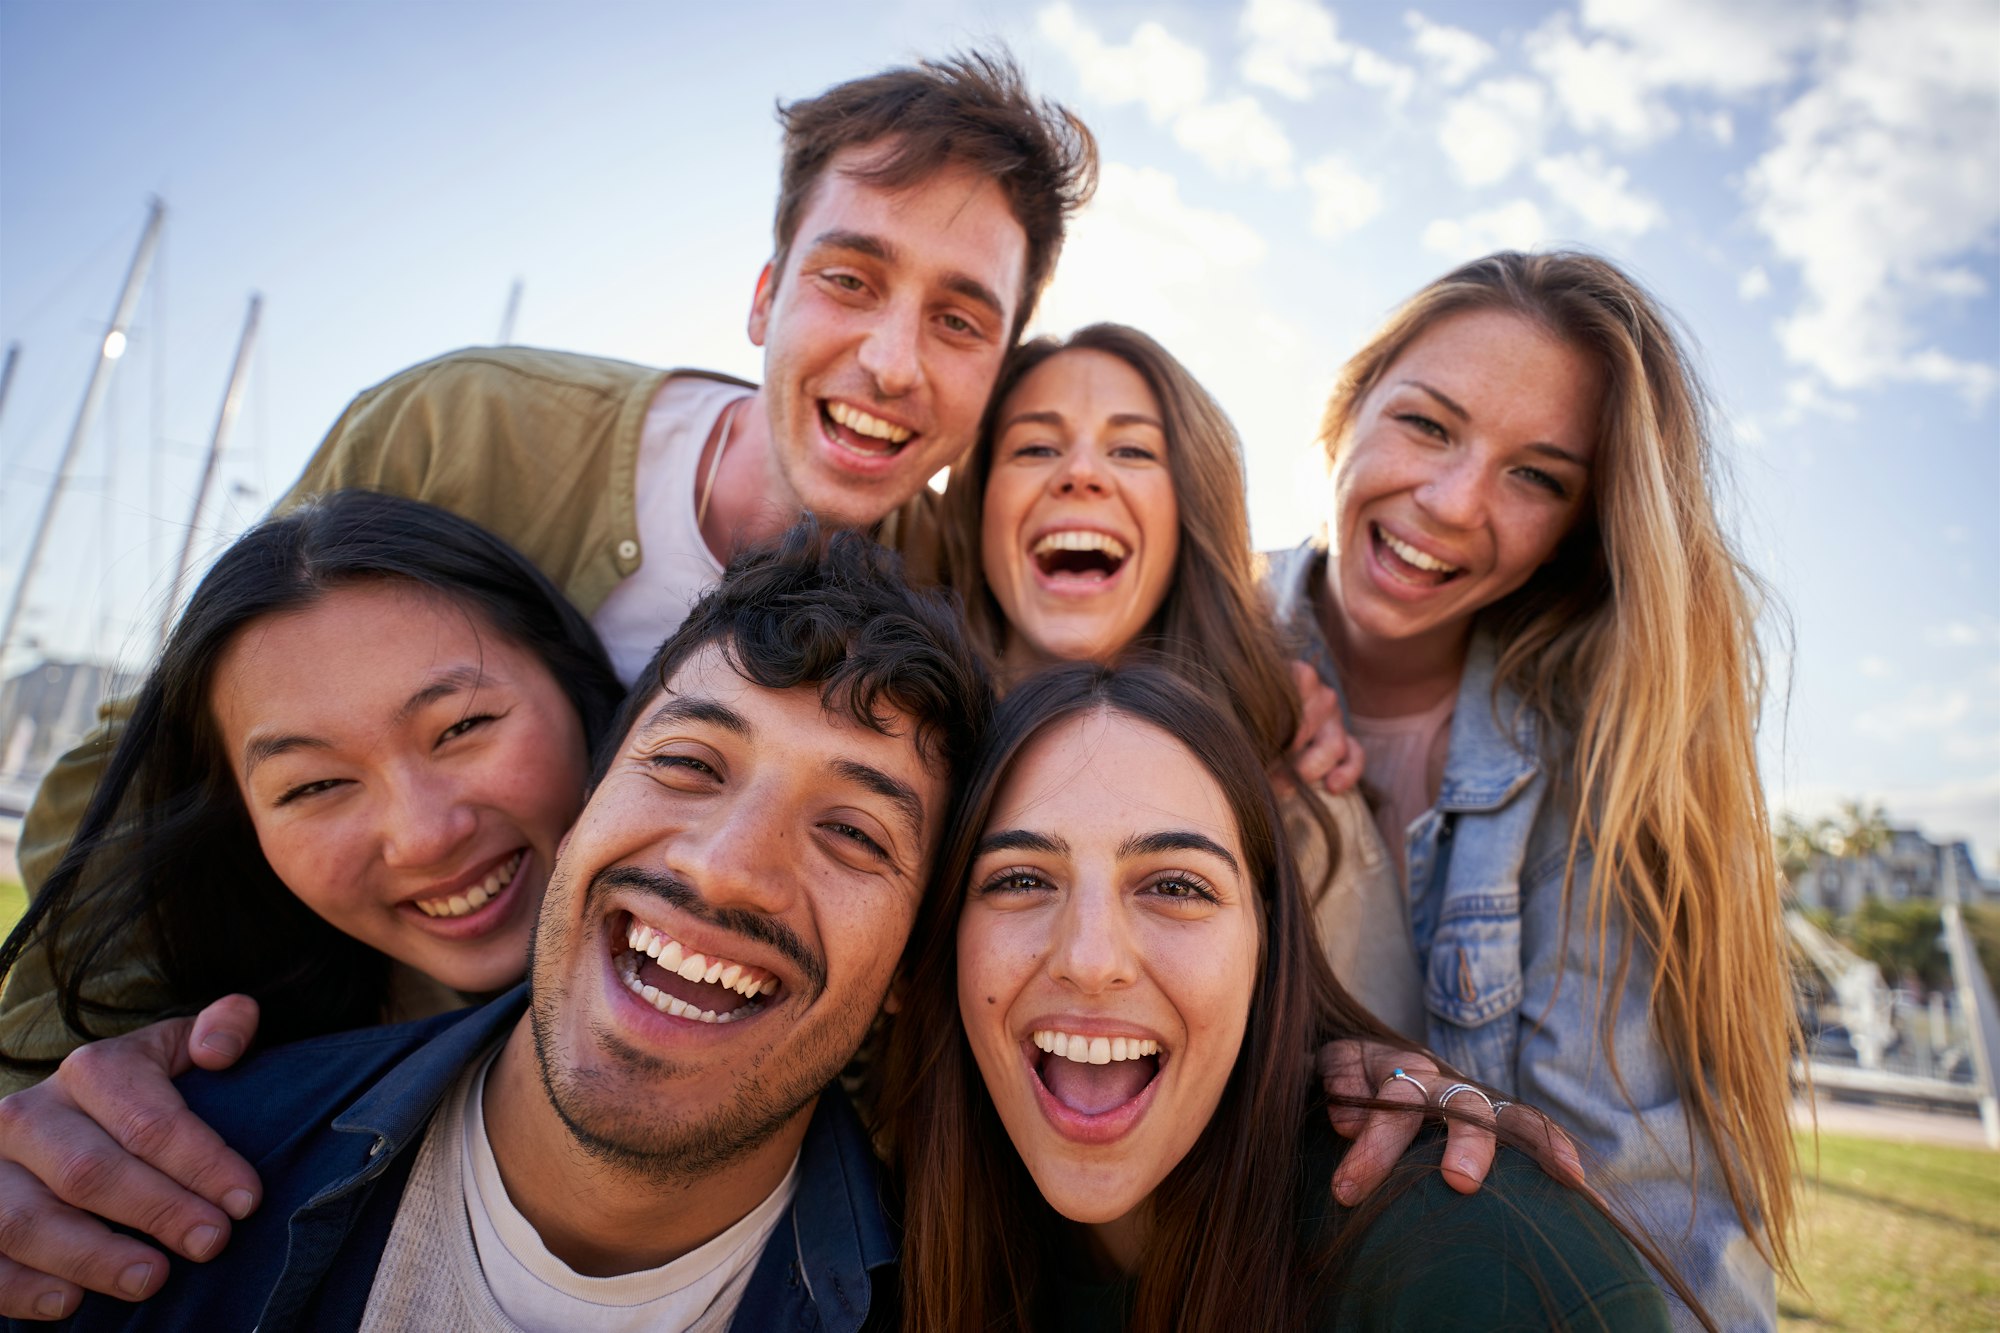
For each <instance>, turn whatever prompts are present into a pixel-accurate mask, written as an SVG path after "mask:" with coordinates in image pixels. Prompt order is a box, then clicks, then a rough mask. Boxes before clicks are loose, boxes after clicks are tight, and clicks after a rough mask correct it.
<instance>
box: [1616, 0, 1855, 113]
mask: <svg viewBox="0 0 2000 1333" xmlns="http://www.w3.org/2000/svg"><path fill="white" fill-rule="evenodd" d="M1821 8H1822V7H1821V6H1818V5H1813V4H1799V3H1798V2H1797V0H1583V14H1582V17H1583V22H1584V24H1585V26H1586V27H1590V28H1595V29H1597V30H1598V31H1600V32H1603V33H1606V34H1609V35H1611V36H1613V37H1615V38H1618V39H1621V40H1622V41H1623V42H1625V43H1627V44H1629V45H1630V47H1631V48H1632V50H1633V51H1635V52H1636V53H1637V54H1638V55H1639V58H1640V60H1641V64H1642V68H1643V69H1644V71H1645V75H1646V77H1647V79H1648V80H1649V81H1650V82H1652V83H1655V84H1658V85H1679V86H1683V87H1688V88H1699V89H1703V90H1706V91H1709V92H1714V93H1721V94H1725V95H1741V94H1744V93H1751V92H1755V91H1757V90H1758V89H1760V88H1768V87H1770V86H1772V85H1773V84H1778V83H1782V82H1784V81H1785V80H1786V79H1787V78H1789V77H1790V75H1791V73H1792V71H1793V69H1794V68H1795V67H1796V65H1797V62H1798V57H1799V55H1800V53H1801V52H1802V51H1803V50H1804V49H1805V48H1806V47H1807V46H1808V45H1809V44H1810V43H1811V41H1812V39H1813V36H1814V35H1815V33H1816V32H1817V31H1818V29H1819V27H1820V23H1821V18H1820V11H1821Z"/></svg>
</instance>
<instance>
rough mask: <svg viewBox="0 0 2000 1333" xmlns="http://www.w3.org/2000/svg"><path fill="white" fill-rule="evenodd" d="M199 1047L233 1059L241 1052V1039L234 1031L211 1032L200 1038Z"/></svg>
mask: <svg viewBox="0 0 2000 1333" xmlns="http://www.w3.org/2000/svg"><path fill="white" fill-rule="evenodd" d="M201 1048H202V1049H203V1050H204V1051H212V1052H214V1053H215V1054H216V1055H220V1056H226V1057H227V1058H229V1059H231V1060H234V1059H235V1058H236V1057H237V1056H239V1055H241V1054H243V1039H242V1038H241V1037H239V1036H237V1035H236V1034H235V1033H234V1032H211V1033H209V1034H208V1035H207V1036H205V1037H203V1038H202V1039H201Z"/></svg>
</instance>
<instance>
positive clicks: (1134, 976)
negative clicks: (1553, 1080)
mask: <svg viewBox="0 0 2000 1333" xmlns="http://www.w3.org/2000/svg"><path fill="white" fill-rule="evenodd" d="M1311 931H1312V927H1311V925H1310V923H1309V917H1308V914H1307V910H1306V905H1305V900H1304V897H1303V896H1302V894H1301V893H1300V891H1299V887H1298V882H1297V879H1296V876H1295V874H1294V871H1293V869H1292V864H1291V859H1290V857H1289V855H1288V854H1287V852H1286V846H1285V840H1284V834H1283V831H1282V828H1281V826H1280V824H1279V821H1278V819H1277V817H1276V812H1275V809H1274V807H1273V804H1272V801H1271V799H1270V795H1269V791H1268V788H1267V787H1266V784H1265V783H1264V781H1263V762H1262V758H1261V756H1260V754H1259V753H1258V751H1257V750H1256V749H1255V747H1253V745H1252V744H1251V743H1250V742H1249V740H1248V738H1247V737H1246V736H1245V735H1244V733H1243V731H1242V729H1241V728H1240V727H1238V726H1237V725H1236V724H1235V723H1234V722H1233V721H1232V720H1231V719H1230V718H1229V717H1228V716H1227V715H1226V713H1225V712H1224V711H1223V710H1222V709H1220V708H1218V706H1217V704H1216V702H1215V701H1214V700H1212V699H1210V698H1208V697H1207V696H1205V695H1204V694H1202V693H1200V692H1198V691H1196V690H1194V689H1193V688H1190V687H1189V686H1188V685H1186V684H1184V683H1183V682H1182V681H1181V680H1180V679H1179V678H1177V676H1175V675H1174V674H1172V673H1169V672H1165V671H1160V670H1157V669H1151V668H1144V667H1140V668H1133V669H1127V670H1120V671H1110V670H1106V669H1103V668H1099V667H1090V666H1076V667H1070V668H1067V669H1063V670H1059V671H1055V672H1050V673H1045V674H1043V675H1041V676H1038V677H1036V678H1034V679H1032V680H1030V681H1028V682H1026V683H1024V684H1022V685H1021V686H1019V687H1018V688H1017V689H1016V690H1015V691H1014V692H1013V694H1012V695H1011V696H1010V697H1009V698H1008V699H1007V701H1006V703H1005V704H1004V705H1003V706H1002V708H1001V710H1000V714H999V716H998V717H997V719H996V721H995V725H994V727H993V730H992V732H991V734H990V736H989V739H988V741H987V744H986V745H985V747H984V748H983V750H982V752H981V754H980V756H979V758H978V759H977V760H976V762H975V764H974V769H973V775H972V778H971V780H970V781H969V782H968V784H967V785H966V787H965V789H964V791H963V792H962V793H961V794H960V797H959V799H958V803H957V804H956V806H955V808H954V811H953V815H952V819H951V821H950V823H949V825H948V826H947V829H946V832H945V838H944V844H943V846H942V848H941V849H940V853H939V858H938V867H937V874H936V878H935V881H934V885H933V890H932V892H931V893H929V894H928V895H927V896H926V898H925V900H924V905H923V907H922V908H921V910H920V913H919V916H918V920H917V925H916V929H915V931H914V932H913V934H912V936H911V939H910V943H909V947H908V951H907V953H906V955H905V967H906V969H907V971H906V975H907V977H908V990H907V992H906V993H905V997H904V1004H903V1014H902V1017H901V1018H900V1019H899V1020H898V1022H897V1024H896V1026H895V1029H894V1031H893V1033H892V1036H891V1039H890V1048H889V1054H888V1060H887V1064H886V1068H885V1070H884V1073H885V1076H886V1077H885V1080H884V1082H885V1086H886V1088H887V1094H886V1096H885V1098H884V1102H883V1117H884V1119H883V1124H884V1132H885V1135H886V1137H887V1138H888V1140H889V1144H890V1148H891V1152H892V1159H893V1161H894V1164H895V1166H896V1167H897V1168H898V1171H899V1178H900V1180H901V1181H902V1187H903V1196H904V1197H903V1210H904V1222H905V1229H904V1238H903V1293H904V1301H905V1308H904V1318H905V1322H906V1325H907V1326H908V1327H912V1328H923V1329H931V1328H977V1329H991V1328H1031V1327H1032V1328H1071V1329H1079V1330H1082V1329H1091V1330H1095V1329H1124V1328H1133V1329H1164V1328H1190V1329H1219V1328H1223V1327H1225V1326H1226V1327H1228V1328H1230V1329H1231V1330H1245V1329H1266V1328H1268V1329H1273V1330H1276V1329H1287V1330H1289V1329H1298V1328H1349V1327H1353V1328H1360V1327H1396V1328H1426V1329H1435V1328H1481V1329H1489V1328H1506V1327H1534V1328H1550V1327H1557V1328H1595V1327H1602V1328H1618V1329H1649V1328H1650V1329H1664V1328H1666V1327H1667V1326H1668V1325H1667V1313H1666V1306H1665V1303H1664V1301H1663V1300H1662V1298H1661V1295H1660V1292H1659V1291H1658V1289H1657V1288H1656V1287H1655V1286H1654V1285H1653V1283H1652V1282H1651V1280H1649V1278H1648V1277H1647V1275H1646V1272H1645V1270H1644V1268H1643V1267H1642V1266H1641V1265H1640V1263H1639V1260H1638V1257H1637V1255H1636V1254H1635V1253H1634V1251H1633V1249H1632V1247H1631V1245H1630V1244H1629V1243H1628V1242H1627V1240H1626V1239H1625V1236H1624V1235H1623V1234H1621V1228H1619V1227H1618V1226H1616V1225H1615V1224H1614V1223H1612V1222H1611V1221H1610V1220H1609V1219H1608V1218H1607V1217H1606V1216H1605V1215H1604V1214H1603V1213H1602V1212H1601V1211H1600V1210H1599V1209H1598V1208H1597V1207H1596V1205H1595V1204H1594V1203H1593V1202H1592V1201H1591V1200H1590V1199H1589V1198H1588V1197H1587V1196H1585V1195H1584V1194H1582V1193H1580V1192H1576V1191H1573V1190H1570V1189H1568V1188H1567V1187H1565V1186H1562V1185H1560V1184H1558V1183H1557V1182H1555V1181H1554V1180H1552V1179H1550V1178H1549V1177H1546V1176H1544V1175H1543V1174H1542V1173H1541V1172H1539V1171H1537V1170H1535V1169H1534V1168H1533V1166H1532V1165H1531V1164H1530V1163H1529V1162H1528V1160H1527V1159H1526V1158H1525V1157H1521V1156H1519V1155H1517V1154H1514V1153H1512V1152H1503V1153H1502V1154H1501V1156H1500V1158H1499V1160H1498V1165H1497V1170H1496V1173H1495V1175H1494V1177H1493V1179H1492V1180H1491V1181H1489V1184H1488V1186H1487V1188H1486V1189H1485V1190H1483V1191H1482V1192H1481V1193H1479V1194H1477V1195H1474V1196H1470V1197H1465V1196H1461V1195H1458V1194H1456V1193H1454V1192H1453V1191H1452V1190H1450V1189H1449V1188H1447V1187H1446V1185H1445V1183H1444V1182H1443V1179H1442V1176H1441V1173H1440V1172H1438V1171H1437V1170H1435V1169H1433V1168H1434V1167H1435V1164H1436V1162H1437V1157H1438V1153H1437V1149H1438V1145H1439V1142H1440V1139H1439V1138H1437V1137H1433V1138H1432V1139H1430V1140H1428V1141H1427V1142H1426V1143H1425V1144H1423V1145H1422V1146H1420V1147H1419V1148H1418V1149H1417V1150H1416V1151H1415V1152H1413V1153H1412V1154H1411V1155H1410V1157H1409V1159H1408V1160H1407V1161H1406V1163H1405V1165H1404V1166H1403V1167H1402V1168H1399V1171H1398V1180H1397V1181H1396V1182H1395V1183H1393V1184H1392V1185H1391V1187H1390V1188H1389V1189H1388V1190H1387V1191H1385V1192H1383V1193H1381V1194H1379V1195H1378V1196H1377V1197H1376V1198H1375V1199H1373V1200H1371V1201H1370V1203H1368V1204H1367V1205H1365V1206H1364V1207H1363V1208H1362V1209H1359V1210H1347V1209H1342V1208H1339V1207H1336V1206H1334V1205H1333V1204H1332V1203H1331V1201H1330V1198H1329V1195H1328V1191H1327V1181H1328V1177H1329V1176H1330V1174H1331V1172H1332V1169H1333V1166H1334V1164H1335V1161H1336V1159H1337V1157H1338V1156H1339V1151H1340V1150H1339V1148H1338V1146H1337V1145H1336V1143H1335V1141H1334V1140H1333V1138H1332V1135H1331V1134H1330V1132H1329V1131H1328V1129H1327V1128H1326V1123H1325V1119H1324V1115H1323V1110H1322V1108H1323V1105H1324V1103H1323V1099H1322V1096H1321V1093H1320V1090H1319V1088H1318V1086H1317V1083H1316V1081H1315V1079H1314V1077H1313V1074H1312V1062H1311V1053H1312V1052H1313V1051H1314V1050H1315V1049H1316V1048H1317V1047H1318V1046H1319V1045H1321V1044H1322V1043H1324V1042H1326V1041H1329V1040H1333V1039H1336V1038H1342V1037H1355V1036H1360V1037H1370V1038H1375V1039H1378V1040H1386V1039H1389V1034H1388V1033H1387V1032H1386V1031H1385V1030H1384V1029H1383V1028H1382V1027H1381V1025H1380V1024H1379V1023H1378V1022H1377V1021H1376V1020H1375V1019H1373V1018H1372V1017H1371V1016H1370V1015H1369V1014H1368V1013H1367V1012H1366V1011H1364V1010H1362V1009H1361V1008H1360V1007H1359V1006H1357V1005H1356V1004H1355V1003H1354V1002H1353V1000H1351V999H1350V998H1349V997H1348V996H1347V995H1346V993H1345V992H1344V991H1342V990H1341V988H1340V986H1339V984H1338V983H1337V982H1336V981H1335V980H1334V979H1333V977H1332V975H1331V973H1330V972H1329V971H1328V969H1327V967H1326V964H1325V961H1324V958H1323V956H1322V955H1321V953H1320V951H1319V950H1318V949H1317V948H1315V947H1314V945H1313V940H1312V933H1311ZM1484 1096H1485V1094H1483V1093H1482V1092H1480V1090H1478V1089H1476V1088H1472V1087H1470V1086H1469V1085H1468V1086H1467V1087H1465V1088H1464V1089H1463V1090H1462V1091H1458V1092H1455V1093H1453V1094H1451V1095H1450V1096H1448V1098H1447V1101H1448V1103H1449V1104H1448V1105H1447V1106H1446V1108H1445V1110H1446V1113H1447V1114H1450V1115H1457V1114H1461V1113H1464V1112H1466V1110H1467V1107H1468V1106H1470V1107H1472V1108H1476V1109H1483V1108H1481V1107H1480V1103H1481V1101H1482V1100H1483V1099H1484ZM1522 1119H1523V1117H1519V1116H1511V1115H1510V1116H1503V1117H1501V1118H1500V1121H1501V1125H1502V1132H1503V1136H1504V1135H1505V1134H1507V1132H1508V1131H1509V1130H1510V1129H1512V1128H1515V1127H1518V1126H1519V1124H1520V1122H1521V1120H1522ZM1510 1121H1512V1122H1514V1124H1513V1125H1510V1124H1509V1122H1510ZM1668 1280H1669V1281H1673V1279H1672V1278H1671V1276H1670V1277H1669V1279H1668Z"/></svg>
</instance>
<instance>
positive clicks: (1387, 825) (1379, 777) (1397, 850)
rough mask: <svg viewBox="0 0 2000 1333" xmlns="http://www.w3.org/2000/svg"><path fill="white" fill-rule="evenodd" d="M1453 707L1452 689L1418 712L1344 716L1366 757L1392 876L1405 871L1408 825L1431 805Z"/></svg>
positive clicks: (1455, 703) (1441, 778)
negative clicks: (1392, 863)
mask: <svg viewBox="0 0 2000 1333" xmlns="http://www.w3.org/2000/svg"><path fill="white" fill-rule="evenodd" d="M1457 709H1458V691H1457V690H1453V691H1452V692H1451V693H1449V694H1447V695H1445V697H1444V698H1442V699H1440V700H1438V701H1437V702H1436V703H1435V704H1433V705H1431V706H1430V707H1429V708H1426V709H1425V710H1424V711H1423V712H1421V713H1409V714H1406V715H1404V716H1402V717H1362V716H1360V715H1359V714H1349V715H1348V719H1347V725H1348V729H1349V730H1350V731H1352V732H1353V733H1354V738H1355V739H1356V740H1358V741H1360V742H1361V749H1362V752H1363V753H1365V754H1366V755H1367V756H1368V772H1367V776H1366V779H1365V781H1366V782H1367V784H1368V789H1369V791H1370V792H1372V793H1373V794H1374V796H1375V798H1376V800H1375V823H1376V825H1377V827H1379V828H1380V829H1381V830H1382V841H1383V842H1384V843H1386V844H1387V845H1388V848H1389V854H1390V855H1391V856H1393V857H1395V859H1396V879H1397V882H1398V883H1401V882H1403V881H1405V880H1406V879H1407V878H1408V875H1409V867H1408V865H1407V864H1406V861H1407V859H1408V855H1409V853H1408V850H1407V849H1408V846H1409V828H1410V825H1411V824H1413V823H1415V822H1416V821H1417V818H1418V817H1419V816H1421V815H1422V814H1423V813H1424V812H1425V811H1426V810H1429V809H1430V808H1431V807H1432V806H1434V805H1436V804H1437V798H1438V789H1439V788H1440V787H1441V786H1442V785H1443V783H1444V761H1445V756H1446V754H1447V753H1448V752H1449V750H1450V748H1451V716H1452V714H1453V713H1454V712H1456V711H1457Z"/></svg>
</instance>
